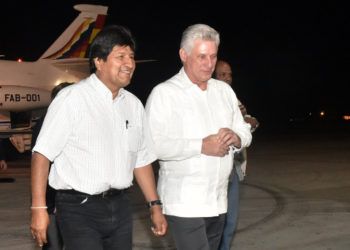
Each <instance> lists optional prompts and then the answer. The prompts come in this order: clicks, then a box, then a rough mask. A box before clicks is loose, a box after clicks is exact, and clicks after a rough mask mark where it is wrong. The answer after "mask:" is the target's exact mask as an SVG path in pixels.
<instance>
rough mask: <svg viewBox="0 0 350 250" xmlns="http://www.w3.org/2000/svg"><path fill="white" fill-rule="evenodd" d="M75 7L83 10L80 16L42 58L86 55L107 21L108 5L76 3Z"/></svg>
mask: <svg viewBox="0 0 350 250" xmlns="http://www.w3.org/2000/svg"><path fill="white" fill-rule="evenodd" d="M74 9H76V10H78V11H80V12H81V13H80V14H79V16H78V17H77V18H76V19H75V20H74V21H73V22H72V23H71V24H70V26H68V28H67V29H66V30H65V31H64V32H63V33H62V35H61V36H60V37H58V39H57V40H56V41H55V42H54V43H53V44H52V45H51V46H50V47H49V48H48V50H46V52H45V53H44V54H43V55H42V56H41V57H40V59H67V58H85V57H86V55H85V53H86V50H87V48H88V46H89V44H90V43H91V42H92V40H93V39H94V37H95V36H96V35H97V33H98V32H99V31H100V30H101V29H102V27H103V25H104V23H105V20H106V15H107V10H108V7H106V6H101V5H89V4H79V5H75V6H74Z"/></svg>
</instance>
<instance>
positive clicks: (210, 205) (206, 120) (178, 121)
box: [146, 69, 251, 217]
mask: <svg viewBox="0 0 350 250" xmlns="http://www.w3.org/2000/svg"><path fill="white" fill-rule="evenodd" d="M146 113H147V117H148V119H149V124H150V128H151V135H152V139H153V142H154V145H155V151H156V153H157V157H158V159H159V160H160V162H159V163H160V172H159V181H158V193H159V194H160V197H161V199H162V202H163V211H164V213H165V214H168V215H174V216H180V217H208V216H217V215H218V214H222V213H226V211H227V183H228V178H229V175H230V172H231V169H232V165H233V153H234V151H236V149H234V150H233V149H232V150H230V152H229V154H228V155H226V156H224V157H214V156H207V155H204V154H201V148H202V139H203V138H204V137H206V136H208V135H210V134H216V133H217V132H218V131H219V129H220V128H230V129H232V130H233V131H234V132H236V133H237V134H238V135H239V137H240V138H241V142H242V147H247V146H249V144H250V142H251V133H250V125H248V124H247V123H245V122H244V120H243V117H242V114H241V112H240V110H239V107H238V101H237V98H236V95H235V93H234V92H233V90H232V88H231V87H230V86H229V85H228V84H226V83H224V82H222V81H218V80H215V79H210V80H209V81H208V87H207V90H205V91H202V90H201V89H200V88H199V87H198V86H197V85H196V84H194V83H192V82H191V81H190V80H189V78H188V77H187V75H186V73H185V71H184V69H181V70H180V72H179V73H178V74H177V75H175V76H174V77H172V78H171V79H169V80H167V81H165V82H164V83H161V84H159V85H157V86H156V87H155V88H154V89H153V90H152V93H151V95H150V96H149V98H148V100H147V104H146Z"/></svg>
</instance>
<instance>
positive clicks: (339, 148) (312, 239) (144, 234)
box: [0, 131, 350, 250]
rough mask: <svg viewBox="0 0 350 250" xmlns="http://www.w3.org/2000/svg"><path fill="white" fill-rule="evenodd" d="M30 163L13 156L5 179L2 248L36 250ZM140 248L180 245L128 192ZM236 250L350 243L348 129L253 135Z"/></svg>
mask: <svg viewBox="0 0 350 250" xmlns="http://www.w3.org/2000/svg"><path fill="white" fill-rule="evenodd" d="M28 165H29V163H28V161H25V160H21V161H16V162H10V166H9V169H8V171H7V172H4V173H0V178H4V177H14V178H15V182H13V183H0V190H1V192H0V249H6V250H32V249H39V248H38V247H36V246H35V244H34V241H33V240H32V239H31V236H30V232H29V220H30V209H29V207H30V189H29V178H30V176H29V172H30V170H29V166H28ZM130 196H131V200H132V204H133V209H134V248H133V249H135V250H149V249H157V250H163V249H164V250H165V249H167V250H168V249H175V247H174V244H173V242H172V239H171V235H170V233H169V234H168V235H167V236H166V237H163V238H155V237H153V236H152V235H151V232H150V229H149V226H150V225H149V216H148V211H147V208H146V207H145V205H144V200H143V197H142V195H141V193H140V191H139V189H138V187H137V186H136V185H135V186H134V187H133V188H131V190H130ZM231 249H239V250H299V249H301V250H348V249H350V133H339V132H338V133H334V134H323V133H321V132H319V133H315V134H313V135H311V134H307V133H296V132H294V133H289V134H282V135H278V136H277V135H268V134H265V135H260V134H259V131H257V132H256V134H255V136H254V141H253V144H252V146H251V147H250V148H249V150H248V176H247V177H246V179H245V181H244V182H243V183H242V185H241V204H240V217H239V225H238V230H237V234H236V237H235V239H234V242H233V244H232V248H231Z"/></svg>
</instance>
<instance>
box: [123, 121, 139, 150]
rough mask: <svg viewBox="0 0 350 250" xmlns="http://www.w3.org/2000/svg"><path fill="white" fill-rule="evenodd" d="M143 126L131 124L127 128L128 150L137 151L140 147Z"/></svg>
mask: <svg viewBox="0 0 350 250" xmlns="http://www.w3.org/2000/svg"><path fill="white" fill-rule="evenodd" d="M141 136H142V132H141V127H138V126H129V127H128V129H127V142H128V150H129V151H130V152H137V151H138V150H139V147H140V141H141Z"/></svg>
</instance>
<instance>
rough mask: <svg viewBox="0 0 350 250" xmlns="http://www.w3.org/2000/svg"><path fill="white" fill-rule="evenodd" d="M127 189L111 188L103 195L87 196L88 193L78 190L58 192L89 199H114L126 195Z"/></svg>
mask: <svg viewBox="0 0 350 250" xmlns="http://www.w3.org/2000/svg"><path fill="white" fill-rule="evenodd" d="M126 190H127V189H115V188H111V189H108V190H106V191H103V192H102V193H99V194H87V193H83V192H79V191H77V190H74V189H59V190H57V192H59V193H63V194H71V195H83V196H87V197H102V198H104V197H112V196H117V195H120V194H123V193H125V191H126Z"/></svg>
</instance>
